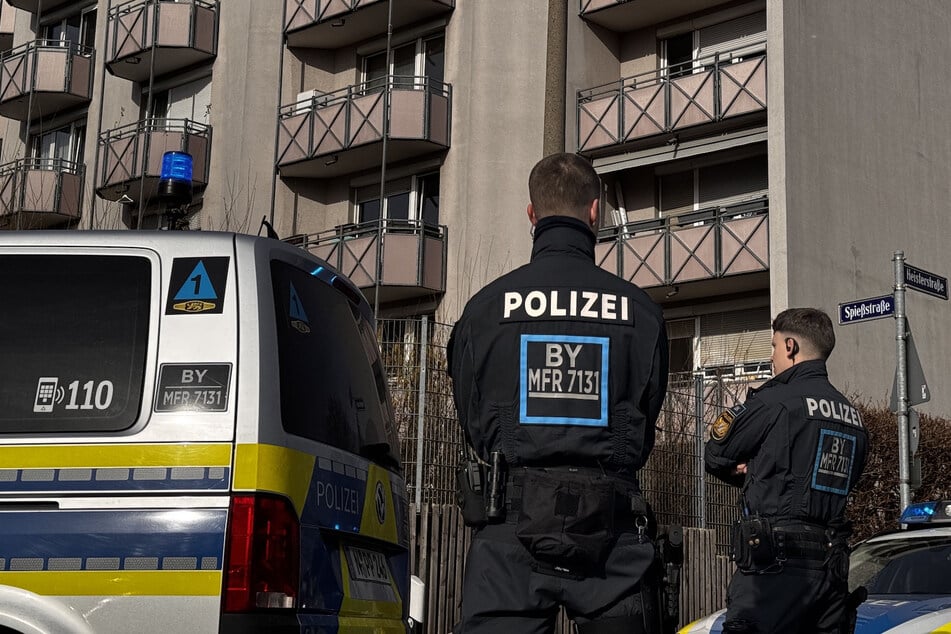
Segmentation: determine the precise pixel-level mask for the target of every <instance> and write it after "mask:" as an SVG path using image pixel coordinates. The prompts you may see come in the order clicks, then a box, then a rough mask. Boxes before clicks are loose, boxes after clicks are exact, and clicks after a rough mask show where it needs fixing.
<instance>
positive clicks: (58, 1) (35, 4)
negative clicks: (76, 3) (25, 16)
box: [7, 0, 72, 13]
mask: <svg viewBox="0 0 951 634" xmlns="http://www.w3.org/2000/svg"><path fill="white" fill-rule="evenodd" d="M70 2H72V0H7V4H9V5H10V6H11V7H16V8H17V9H22V10H24V11H27V12H29V13H36V12H37V11H39V10H40V7H41V6H42V8H43V13H48V12H49V11H52V10H53V9H58V8H59V7H62V6H63V5H66V4H69V3H70Z"/></svg>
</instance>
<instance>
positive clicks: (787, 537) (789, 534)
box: [773, 521, 845, 561]
mask: <svg viewBox="0 0 951 634" xmlns="http://www.w3.org/2000/svg"><path fill="white" fill-rule="evenodd" d="M773 539H774V541H775V545H776V551H777V557H779V558H780V559H786V560H789V559H805V560H809V561H823V560H825V558H826V557H828V556H829V551H830V550H832V548H833V546H835V545H838V544H839V543H840V542H841V543H843V544H844V543H845V541H844V539H840V538H838V536H837V535H836V534H835V531H833V530H832V529H830V528H827V527H825V526H821V525H819V524H813V523H810V522H800V521H789V522H779V525H778V526H776V525H774V526H773Z"/></svg>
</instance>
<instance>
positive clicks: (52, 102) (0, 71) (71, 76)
mask: <svg viewBox="0 0 951 634" xmlns="http://www.w3.org/2000/svg"><path fill="white" fill-rule="evenodd" d="M93 57H94V52H93V49H91V48H89V47H87V46H80V45H78V44H73V43H71V42H64V41H60V40H33V41H31V42H27V43H26V44H23V45H21V46H18V47H16V48H14V49H11V50H10V51H8V52H6V53H4V54H3V55H0V116H4V117H8V118H10V119H16V120H18V121H28V120H32V119H37V118H39V117H44V116H47V115H50V114H54V113H56V112H59V111H60V110H65V109H66V108H71V107H73V106H77V105H80V104H83V103H88V102H89V101H90V99H91V97H92V81H93V69H94V68H95V64H94V59H93Z"/></svg>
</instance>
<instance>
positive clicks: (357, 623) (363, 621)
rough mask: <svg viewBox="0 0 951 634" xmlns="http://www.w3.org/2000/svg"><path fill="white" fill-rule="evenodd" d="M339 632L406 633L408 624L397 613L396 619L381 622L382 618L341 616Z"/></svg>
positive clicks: (367, 633) (355, 633)
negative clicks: (404, 623)
mask: <svg viewBox="0 0 951 634" xmlns="http://www.w3.org/2000/svg"><path fill="white" fill-rule="evenodd" d="M337 622H338V624H339V627H338V630H337V631H339V632H347V634H405V632H406V626H405V625H403V623H402V622H401V621H400V616H399V615H397V617H396V620H395V621H386V622H381V621H380V619H367V618H360V617H346V616H341V617H340V618H339V619H338V620H337Z"/></svg>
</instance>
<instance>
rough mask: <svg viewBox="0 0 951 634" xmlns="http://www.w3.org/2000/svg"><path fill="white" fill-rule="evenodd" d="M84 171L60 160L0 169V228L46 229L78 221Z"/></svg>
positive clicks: (16, 163)
mask: <svg viewBox="0 0 951 634" xmlns="http://www.w3.org/2000/svg"><path fill="white" fill-rule="evenodd" d="M84 175H85V167H84V166H83V165H82V164H81V163H75V162H73V161H68V160H65V159H60V158H23V159H17V160H15V161H11V162H10V163H6V164H4V165H0V227H9V228H14V229H45V228H48V227H51V226H55V225H59V224H63V223H65V222H70V221H76V220H79V218H80V212H81V210H82V200H83V180H84Z"/></svg>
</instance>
